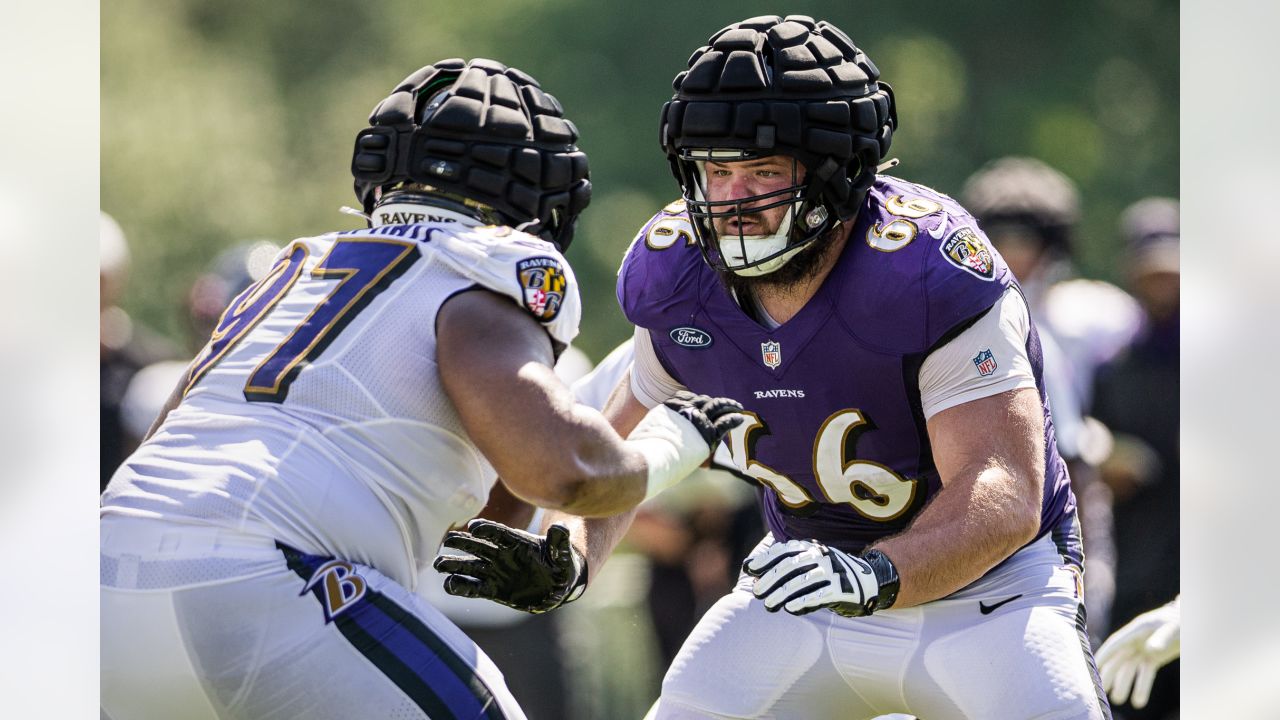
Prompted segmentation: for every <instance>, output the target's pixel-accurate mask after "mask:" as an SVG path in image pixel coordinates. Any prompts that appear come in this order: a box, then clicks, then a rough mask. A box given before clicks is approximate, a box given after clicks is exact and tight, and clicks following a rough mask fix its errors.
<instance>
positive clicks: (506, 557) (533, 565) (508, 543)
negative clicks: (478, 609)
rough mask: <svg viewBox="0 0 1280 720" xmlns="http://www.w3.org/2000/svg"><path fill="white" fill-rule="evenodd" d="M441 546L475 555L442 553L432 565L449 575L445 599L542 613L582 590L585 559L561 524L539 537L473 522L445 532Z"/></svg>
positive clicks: (576, 596)
mask: <svg viewBox="0 0 1280 720" xmlns="http://www.w3.org/2000/svg"><path fill="white" fill-rule="evenodd" d="M443 547H444V548H448V549H450V550H461V551H462V552H465V553H468V554H470V555H473V556H474V557H461V556H457V555H443V554H442V555H440V556H439V557H437V558H436V560H435V562H434V563H433V564H432V567H434V568H435V569H436V570H437V571H438V572H442V573H445V574H446V575H448V577H446V578H445V579H444V590H445V592H447V593H449V594H450V595H457V596H458V597H467V598H485V599H487V600H492V601H494V602H496V603H501V604H503V605H506V606H507V607H512V608H515V609H516V610H523V611H524V612H527V613H544V612H548V611H550V610H554V609H556V608H558V607H560V606H561V605H563V604H565V603H567V602H572V601H574V600H577V599H578V596H580V595H581V594H582V592H583V591H584V590H585V589H586V587H587V561H586V558H584V557H583V556H582V553H580V552H578V550H577V548H575V547H573V544H572V543H570V542H569V530H568V528H566V527H565V526H563V525H552V526H551V527H550V528H549V529H548V530H547V534H546V536H545V537H544V536H542V535H534V534H532V533H527V532H525V531H523V530H516V529H515V528H509V527H507V526H506V525H502V524H501V523H496V522H493V521H491V520H482V519H477V520H472V521H471V522H469V523H467V529H466V530H451V531H449V532H448V533H446V534H445V536H444V543H443ZM442 552H443V550H442Z"/></svg>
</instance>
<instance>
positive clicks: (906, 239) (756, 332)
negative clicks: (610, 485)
mask: <svg viewBox="0 0 1280 720" xmlns="http://www.w3.org/2000/svg"><path fill="white" fill-rule="evenodd" d="M878 75H879V73H878V71H877V70H876V68H875V66H874V65H873V64H872V63H871V62H870V60H868V59H867V58H866V56H865V54H863V53H862V51H860V50H858V49H857V48H856V47H855V46H854V45H853V43H852V41H851V40H850V39H849V38H848V37H847V36H846V35H845V34H844V33H843V32H841V31H840V30H838V29H837V28H835V27H834V26H832V25H830V24H828V23H825V22H815V21H814V20H813V19H812V18H808V17H803V16H791V17H788V18H786V19H785V20H784V19H783V18H780V17H776V16H764V17H759V18H752V19H750V20H746V21H743V22H742V23H737V24H734V25H731V26H729V27H726V28H724V29H723V30H721V31H720V32H718V33H716V34H715V35H713V36H712V38H711V40H710V41H708V45H707V46H705V47H702V48H699V49H698V50H696V51H695V52H694V54H693V55H692V57H690V59H689V68H688V70H687V72H682V73H680V74H679V75H678V76H677V78H676V81H675V89H676V95H675V96H674V97H673V98H672V100H671V101H670V102H669V103H668V104H667V105H666V107H664V109H663V113H662V119H663V123H662V128H661V133H660V138H661V141H662V145H663V149H664V151H665V152H666V154H667V157H668V160H669V161H670V164H671V168H672V171H673V173H674V174H675V176H676V178H677V180H678V181H679V183H680V185H681V188H682V190H683V195H684V200H683V202H677V203H673V204H671V205H669V206H667V208H665V209H664V210H662V211H661V212H660V213H658V214H657V215H655V216H654V217H653V219H652V220H651V221H650V222H649V223H648V224H646V225H645V227H644V228H643V229H642V230H641V231H640V233H639V234H638V235H637V236H636V238H635V241H634V242H633V243H632V246H631V249H630V250H629V252H628V256H627V258H626V260H625V261H624V263H623V267H622V270H621V272H620V274H619V281H618V296H619V300H620V302H621V304H622V306H623V310H624V312H625V313H626V314H627V316H628V319H630V320H631V321H632V322H633V323H635V325H636V326H637V330H636V334H635V361H634V363H633V366H632V373H631V377H630V379H629V382H628V381H624V382H622V383H621V384H620V385H619V387H618V389H617V390H616V391H615V393H614V395H613V396H612V397H611V399H610V402H609V405H608V407H607V409H606V414H607V415H609V416H610V418H611V420H612V421H613V422H614V423H615V425H616V426H619V427H621V428H623V429H625V428H626V427H627V426H628V425H629V423H631V422H634V421H635V420H636V419H637V418H639V417H641V416H643V414H644V413H645V412H646V407H649V406H653V405H656V404H657V403H660V402H661V401H662V400H663V399H664V398H666V397H669V396H670V395H671V394H672V393H675V392H679V391H680V390H681V388H690V389H700V390H704V391H711V392H714V393H716V394H724V395H727V396H730V397H735V398H737V399H739V400H740V401H741V402H742V403H743V405H744V406H745V407H746V408H747V413H748V417H749V423H748V424H745V425H744V426H742V427H741V428H740V429H739V430H738V431H736V432H734V433H732V434H731V436H730V447H731V448H732V451H733V457H734V459H735V464H736V465H737V466H738V468H740V469H741V470H743V471H745V472H746V473H747V474H750V475H751V476H753V477H755V478H756V479H757V480H759V481H760V483H761V484H762V485H764V486H768V489H767V490H762V492H761V498H762V500H763V501H764V508H765V513H766V516H767V520H768V525H769V528H770V530H771V534H770V535H769V536H767V537H766V538H765V540H764V541H762V542H761V544H760V545H759V547H758V548H757V549H756V551H755V552H753V553H752V555H751V556H750V557H749V558H748V562H747V563H746V564H745V566H744V572H743V574H742V575H741V576H740V578H739V583H738V586H737V587H736V588H735V589H734V590H733V592H731V593H730V594H729V595H728V596H726V597H723V598H722V599H721V600H720V601H719V602H717V603H716V605H715V606H714V607H713V608H712V609H711V610H710V611H709V612H708V613H707V614H706V615H704V616H703V618H702V620H701V621H700V622H699V624H698V626H697V628H695V630H694V631H693V634H692V635H691V636H690V637H689V639H688V640H687V641H686V643H685V644H684V646H683V648H682V649H681V651H680V652H679V654H678V655H677V657H676V659H675V661H674V662H673V664H672V666H671V668H670V669H669V670H668V673H667V676H666V678H665V680H664V682H663V689H662V697H661V700H660V703H659V706H658V708H657V711H656V715H657V717H659V718H663V717H673V718H674V717H690V718H692V717H795V718H801V717H803V718H818V717H842V718H844V717H862V718H869V717H873V716H876V715H880V714H882V713H885V712H892V711H906V712H914V713H916V714H919V715H920V716H923V717H953V716H954V717H959V716H969V717H997V716H1017V717H1031V716H1040V715H1049V714H1053V715H1054V716H1058V717H1091V718H1100V717H1105V716H1107V715H1108V712H1107V705H1106V700H1105V698H1104V697H1103V696H1102V694H1101V688H1100V687H1099V686H1098V682H1097V678H1096V674H1095V673H1093V672H1092V659H1091V656H1090V651H1089V648H1088V644H1087V639H1085V638H1084V637H1083V636H1082V633H1083V631H1084V627H1083V614H1082V608H1081V605H1080V603H1081V598H1080V597H1079V594H1078V571H1079V563H1080V556H1079V546H1078V535H1077V532H1078V529H1077V526H1076V522H1075V512H1074V500H1073V498H1072V495H1071V490H1070V487H1069V485H1068V481H1067V477H1066V472H1065V467H1064V465H1063V464H1062V461H1061V459H1060V458H1059V456H1058V454H1057V451H1056V449H1055V448H1054V445H1053V426H1052V422H1051V420H1050V419H1049V417H1048V413H1047V410H1046V409H1045V407H1044V405H1043V403H1044V387H1043V383H1042V378H1041V375H1040V367H1039V365H1040V358H1039V343H1038V341H1037V339H1036V334H1035V329H1034V324H1033V323H1032V321H1031V320H1030V318H1029V316H1028V314H1027V309H1026V306H1025V303H1024V301H1023V300H1022V298H1021V296H1020V295H1019V293H1018V292H1017V290H1016V289H1015V288H1014V287H1013V277H1012V275H1011V274H1010V273H1009V272H1008V269H1007V267H1006V266H1005V265H1004V263H1003V261H1001V259H1000V257H999V254H998V253H996V252H994V251H993V250H991V249H990V248H989V246H988V245H987V243H986V241H985V239H984V238H983V236H982V235H981V231H980V230H978V229H977V228H976V225H975V224H974V222H973V219H972V218H971V217H970V216H969V215H968V213H967V212H966V211H965V210H963V209H962V208H961V207H960V206H959V205H957V204H956V203H955V202H954V201H952V200H951V199H950V198H947V197H945V196H943V195H940V194H938V193H935V192H933V191H931V190H929V189H928V188H924V187H922V186H919V185H915V184H913V183H909V182H906V181H901V180H897V179H895V178H890V177H887V176H884V175H878V174H877V172H878V170H881V169H883V168H882V167H881V163H882V161H884V160H885V157H884V156H885V153H887V151H888V147H889V143H890V141H891V138H892V134H893V131H894V130H895V128H896V127H897V121H896V110H895V105H894V101H893V95H892V91H891V90H890V89H889V88H888V86H887V85H885V84H884V83H882V82H878ZM553 516H554V517H556V518H559V517H560V516H559V515H558V514H553ZM628 520H629V517H627V516H625V515H624V516H623V517H622V518H610V519H604V520H588V521H585V522H582V521H579V520H574V519H568V518H566V519H565V520H564V521H565V522H566V523H567V524H569V525H570V526H571V527H573V529H574V534H575V541H576V542H581V543H583V544H584V545H585V546H586V547H587V554H588V556H589V557H590V558H591V563H590V564H591V565H592V566H596V565H598V562H599V561H600V560H601V559H602V556H603V554H607V552H608V550H609V548H611V547H612V545H613V543H615V542H616V541H617V538H618V536H619V534H620V529H621V528H624V527H626V524H627V521H628ZM486 535H487V538H488V539H489V540H490V541H491V542H494V543H495V544H496V545H498V546H499V550H498V551H497V552H493V551H489V550H486V551H484V556H485V557H483V558H481V561H478V562H474V563H472V564H470V565H467V566H461V565H459V564H458V562H457V561H456V560H454V559H452V558H449V557H448V556H446V557H442V558H441V559H440V560H437V567H439V568H441V569H443V570H445V571H446V572H451V573H455V574H454V575H451V576H450V578H448V579H447V580H446V588H448V587H449V584H450V583H452V582H454V581H455V580H456V579H457V578H458V577H464V578H469V579H468V583H469V584H470V585H472V586H473V587H474V586H480V587H484V588H486V589H487V591H484V592H476V593H471V594H473V595H477V596H483V597H490V598H493V599H496V600H498V601H499V602H504V603H506V604H511V605H513V606H516V607H520V606H522V605H526V604H528V603H529V602H531V601H532V600H531V599H528V598H521V597H519V596H520V595H521V594H522V593H523V592H524V590H525V585H524V582H525V578H527V577H530V576H535V577H541V576H544V575H547V574H549V573H554V572H562V573H563V563H557V562H555V561H548V560H547V559H546V554H545V553H542V552H538V551H537V548H540V547H544V546H546V545H547V544H549V543H550V542H551V541H550V540H543V539H539V538H530V537H528V536H527V534H525V533H522V532H518V531H514V530H506V531H505V532H504V533H503V534H501V535H498V534H496V533H495V532H494V531H493V530H492V528H491V527H487V532H486ZM498 538H501V539H498ZM815 538H816V539H815ZM462 540H463V535H454V536H451V537H449V538H446V541H445V543H444V545H445V547H446V548H450V547H453V548H455V549H466V548H467V545H468V544H469V543H463V542H462ZM775 540H776V541H775ZM505 543H512V544H515V543H523V544H527V546H528V547H531V548H533V549H532V550H528V549H522V550H521V551H519V553H518V557H519V559H520V560H523V561H524V563H523V564H522V565H521V567H519V568H513V567H512V565H513V564H519V563H513V562H512V558H513V556H514V555H516V554H515V553H511V552H503V551H502V550H501V546H502V545H503V544H505ZM996 566H999V568H998V569H996V570H992V568H995V567H996ZM566 577H572V574H571V573H568V574H566ZM975 581H976V582H975ZM962 588H963V589H962ZM761 601H762V602H761ZM828 610H829V611H831V612H826V611H828ZM1031 638H1034V641H1032V640H1031ZM975 663H980V664H982V665H983V667H984V673H982V674H981V675H975V674H974V673H972V672H969V671H968V669H969V668H971V667H972V666H973V665H974V664H975ZM997 668H998V669H997ZM997 678H998V679H997Z"/></svg>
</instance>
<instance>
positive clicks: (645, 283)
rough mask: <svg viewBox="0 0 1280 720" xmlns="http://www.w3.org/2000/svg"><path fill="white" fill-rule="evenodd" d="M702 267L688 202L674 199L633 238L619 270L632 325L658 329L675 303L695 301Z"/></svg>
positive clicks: (620, 289) (621, 296)
mask: <svg viewBox="0 0 1280 720" xmlns="http://www.w3.org/2000/svg"><path fill="white" fill-rule="evenodd" d="M703 268H705V264H704V263H703V261H702V254H701V253H700V252H699V251H698V246H697V245H696V244H695V243H694V242H693V234H692V231H691V230H690V229H689V219H688V216H687V215H686V214H685V212H684V204H683V203H682V202H675V203H672V204H670V205H668V206H667V207H665V208H663V209H662V210H661V211H660V212H658V214H656V215H654V216H653V217H652V218H650V219H649V221H648V222H646V223H645V224H644V227H642V228H641V229H640V232H639V233H637V234H636V237H635V239H633V240H632V241H631V247H630V248H628V249H627V254H626V257H624V258H623V260H622V267H620V268H619V269H618V288H617V292H618V304H619V305H620V306H621V307H622V312H623V314H624V315H626V317H627V320H628V321H630V322H631V324H633V325H637V326H639V327H643V328H649V329H653V328H655V327H658V326H659V325H660V324H661V323H660V321H659V318H661V317H663V316H664V315H666V314H667V313H669V312H670V311H671V310H672V308H674V307H675V306H677V305H681V304H685V303H689V302H696V300H697V295H698V292H699V291H698V288H699V274H700V271H701V270H702V269H703Z"/></svg>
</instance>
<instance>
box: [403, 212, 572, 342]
mask: <svg viewBox="0 0 1280 720" xmlns="http://www.w3.org/2000/svg"><path fill="white" fill-rule="evenodd" d="M423 250H424V251H428V252H431V251H434V252H432V254H433V256H434V257H435V259H436V261H437V262H439V263H441V264H443V265H446V266H448V267H449V268H450V269H452V270H453V271H454V272H456V273H458V274H459V275H461V276H463V277H465V278H467V279H469V280H471V281H472V282H474V283H475V284H477V285H479V286H481V287H484V288H486V289H488V290H492V291H493V292H496V293H498V294H500V295H506V296H507V297H509V298H511V299H512V300H513V301H515V303H516V304H517V305H519V306H520V307H522V308H524V309H525V310H526V311H527V312H528V313H529V314H530V315H532V316H533V317H534V318H536V319H537V320H538V322H540V323H542V325H543V326H544V327H546V329H547V332H548V333H549V334H550V335H551V337H552V339H553V340H555V341H557V342H561V343H564V344H566V345H567V344H568V343H569V342H570V341H572V340H573V338H574V337H575V336H576V335H577V334H578V324H579V323H580V322H581V320H582V300H581V298H580V297H579V295H578V281H577V279H576V278H575V277H574V274H573V268H571V267H570V266H569V263H568V261H566V260H565V259H564V256H563V255H561V254H560V251H559V250H556V248H555V246H554V245H552V244H551V243H549V242H546V241H544V240H542V239H540V238H537V237H534V236H533V235H529V234H527V233H523V232H520V231H518V230H512V229H511V228H509V227H504V226H493V225H486V226H482V227H476V228H465V229H464V228H450V229H447V230H444V229H442V230H437V231H436V232H434V233H432V236H431V242H430V243H428V244H427V245H425V246H424V247H423Z"/></svg>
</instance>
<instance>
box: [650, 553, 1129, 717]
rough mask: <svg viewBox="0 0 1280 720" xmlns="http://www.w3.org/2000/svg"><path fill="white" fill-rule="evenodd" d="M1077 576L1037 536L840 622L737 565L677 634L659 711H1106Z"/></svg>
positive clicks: (1044, 713) (951, 713)
mask: <svg viewBox="0 0 1280 720" xmlns="http://www.w3.org/2000/svg"><path fill="white" fill-rule="evenodd" d="M772 542H773V538H772V536H766V537H765V540H764V541H763V542H761V543H760V545H758V546H757V547H756V549H755V550H754V551H753V554H754V553H756V552H761V551H763V550H764V549H765V548H767V547H768V546H769V544H771V543H772ZM1078 577H1079V575H1078V573H1077V572H1076V570H1075V568H1074V567H1071V566H1068V565H1066V564H1065V563H1064V561H1063V559H1062V556H1061V555H1059V553H1058V552H1057V551H1056V550H1055V547H1054V544H1053V541H1052V540H1051V539H1050V538H1049V537H1047V536H1046V537H1045V538H1042V539H1041V540H1039V541H1037V542H1035V543H1033V544H1032V545H1029V546H1027V547H1026V548H1023V549H1022V550H1021V551H1019V552H1018V553H1016V554H1015V555H1014V556H1013V557H1011V558H1009V559H1008V560H1006V561H1005V562H1004V563H1002V564H1001V565H999V566H997V567H996V568H994V569H993V570H992V571H991V572H989V573H987V575H986V576H984V577H983V578H982V579H980V580H978V581H977V582H975V583H974V584H972V585H970V586H969V587H967V588H964V589H963V590H961V591H959V592H957V593H955V594H953V595H950V596H948V597H947V598H945V599H942V600H938V601H935V602H931V603H927V604H925V605H921V606H917V607H913V608H906V609H890V610H886V611H883V612H879V613H876V614H874V615H872V616H870V617H864V618H844V617H840V616H839V615H836V614H835V613H833V612H831V611H829V610H819V611H817V612H813V613H810V614H808V615H804V616H800V617H797V616H795V615H791V614H789V613H787V612H786V611H785V610H783V611H779V612H776V613H770V612H768V611H766V610H765V608H764V604H763V603H762V602H760V601H759V600H756V599H755V598H754V597H753V596H752V595H751V583H752V581H753V578H751V577H750V576H747V575H745V574H743V575H740V576H739V581H738V584H737V586H736V587H735V588H734V589H733V590H732V591H731V592H730V593H729V594H728V595H726V596H725V597H723V598H721V599H720V600H719V602H717V603H716V604H715V605H714V606H713V607H712V608H711V609H710V610H709V611H707V614H706V615H705V616H703V618H702V620H701V621H699V623H698V625H697V627H695V628H694V630H693V632H692V633H690V635H689V638H688V639H687V640H686V641H685V643H684V646H683V647H682V648H681V650H680V652H679V654H678V655H677V656H676V659H675V661H674V662H673V663H672V665H671V668H670V669H669V670H668V671H667V675H666V678H665V679H664V680H663V683H662V696H661V698H660V700H659V703H658V707H657V713H656V717H657V718H659V719H668V720H670V719H684V718H779V719H782V718H796V719H797V720H799V719H804V720H819V719H821V718H840V719H841V720H859V719H869V718H874V717H877V716H880V715H885V714H888V713H908V714H911V715H915V716H918V717H920V718H923V719H924V720H952V719H960V718H974V719H975V720H1006V719H1007V720H1031V719H1032V718H1046V719H1047V718H1055V719H1058V718H1061V719H1064V720H1065V719H1066V718H1089V719H1090V720H1094V719H1098V718H1109V717H1110V711H1109V709H1108V706H1107V704H1106V700H1105V698H1104V697H1103V695H1102V691H1101V688H1100V687H1099V684H1098V681H1097V671H1096V669H1095V668H1094V663H1093V657H1092V654H1091V652H1090V650H1089V649H1088V644H1087V643H1088V641H1087V639H1086V638H1085V635H1084V614H1083V611H1082V610H1081V598H1080V596H1079V585H1078Z"/></svg>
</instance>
